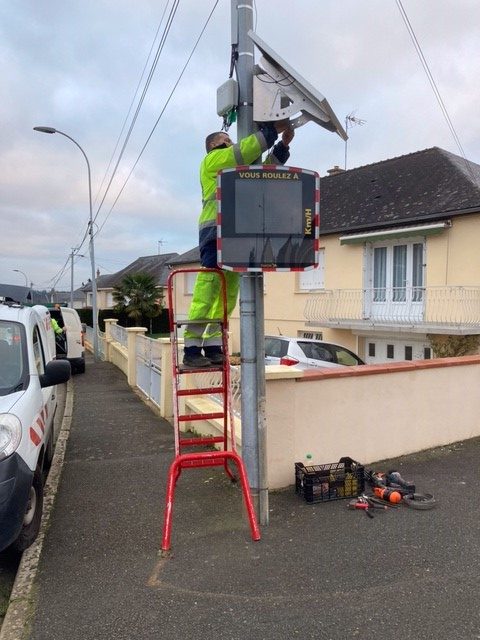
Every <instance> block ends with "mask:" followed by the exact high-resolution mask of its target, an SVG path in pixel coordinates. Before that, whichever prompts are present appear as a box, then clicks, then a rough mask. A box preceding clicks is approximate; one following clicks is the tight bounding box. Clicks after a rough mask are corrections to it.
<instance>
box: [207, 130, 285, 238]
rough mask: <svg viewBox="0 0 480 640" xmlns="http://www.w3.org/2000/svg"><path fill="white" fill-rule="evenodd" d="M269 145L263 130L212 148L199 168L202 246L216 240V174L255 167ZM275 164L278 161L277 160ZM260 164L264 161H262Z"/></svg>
mask: <svg viewBox="0 0 480 640" xmlns="http://www.w3.org/2000/svg"><path fill="white" fill-rule="evenodd" d="M267 149H268V142H267V140H266V138H265V135H264V134H263V133H262V131H257V132H255V133H252V134H251V135H249V136H247V137H246V138H243V139H242V140H240V142H238V143H237V144H234V145H232V146H231V147H226V148H221V149H212V150H211V151H210V152H209V153H207V155H206V156H205V158H204V159H203V161H202V163H201V165H200V184H201V186H202V205H203V208H202V213H201V214H200V219H199V228H200V245H202V244H205V243H206V242H209V241H210V240H214V239H215V238H216V224H217V223H216V219H217V205H216V202H215V192H216V188H217V173H218V172H219V171H220V170H222V169H230V168H233V167H236V166H238V165H242V164H253V163H254V162H255V161H256V160H257V159H258V158H261V155H262V153H263V152H264V151H266V150H267ZM272 158H273V161H275V158H274V157H272ZM260 161H261V159H260Z"/></svg>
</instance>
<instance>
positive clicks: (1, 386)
mask: <svg viewBox="0 0 480 640" xmlns="http://www.w3.org/2000/svg"><path fill="white" fill-rule="evenodd" d="M24 342H25V337H24V331H23V327H22V325H21V324H18V323H17V322H9V321H8V320H0V396H6V395H8V394H9V393H13V392H14V391H20V390H21V389H22V388H23V380H24V371H25V370H26V366H25V358H24V355H23V354H24V349H23V348H22V347H23V344H24Z"/></svg>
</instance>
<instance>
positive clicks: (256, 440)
mask: <svg viewBox="0 0 480 640" xmlns="http://www.w3.org/2000/svg"><path fill="white" fill-rule="evenodd" d="M236 28H238V32H237V38H236V40H237V41H236V42H235V29H236ZM252 28H253V2H252V0H236V1H235V0H233V2H232V40H233V41H234V44H237V45H238V46H237V52H238V61H237V79H238V85H239V105H238V118H237V135H238V139H241V138H244V137H245V136H247V135H249V134H250V133H252V132H253V67H254V46H253V42H252V40H251V39H250V38H249V37H248V35H247V34H248V31H249V29H252ZM240 346H241V353H242V379H241V380H242V381H241V384H242V457H243V459H244V461H245V467H246V469H247V474H248V479H249V482H250V486H251V489H252V497H253V500H254V503H255V506H256V508H257V512H258V516H259V520H260V524H264V525H266V524H268V488H267V486H266V466H265V457H264V454H265V442H264V440H265V345H264V311H263V274H255V273H246V274H242V276H241V279H240Z"/></svg>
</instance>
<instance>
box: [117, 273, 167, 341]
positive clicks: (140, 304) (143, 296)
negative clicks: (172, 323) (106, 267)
mask: <svg viewBox="0 0 480 640" xmlns="http://www.w3.org/2000/svg"><path fill="white" fill-rule="evenodd" d="M113 300H114V302H115V307H114V308H115V311H120V312H125V313H126V314H127V316H128V317H129V318H133V319H134V320H135V322H136V323H137V324H138V323H139V322H140V321H141V320H142V319H143V318H149V320H150V333H152V318H155V317H156V316H158V315H160V311H161V310H162V295H161V294H159V291H158V289H157V287H156V285H155V280H154V279H153V277H152V276H150V275H148V273H134V274H131V275H128V276H125V277H124V278H123V280H122V282H121V283H120V284H119V285H117V286H115V287H114V288H113Z"/></svg>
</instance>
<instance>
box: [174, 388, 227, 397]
mask: <svg viewBox="0 0 480 640" xmlns="http://www.w3.org/2000/svg"><path fill="white" fill-rule="evenodd" d="M224 391H225V387H205V388H203V389H179V390H178V391H177V395H179V396H196V395H210V394H213V393H223V392H224Z"/></svg>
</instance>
